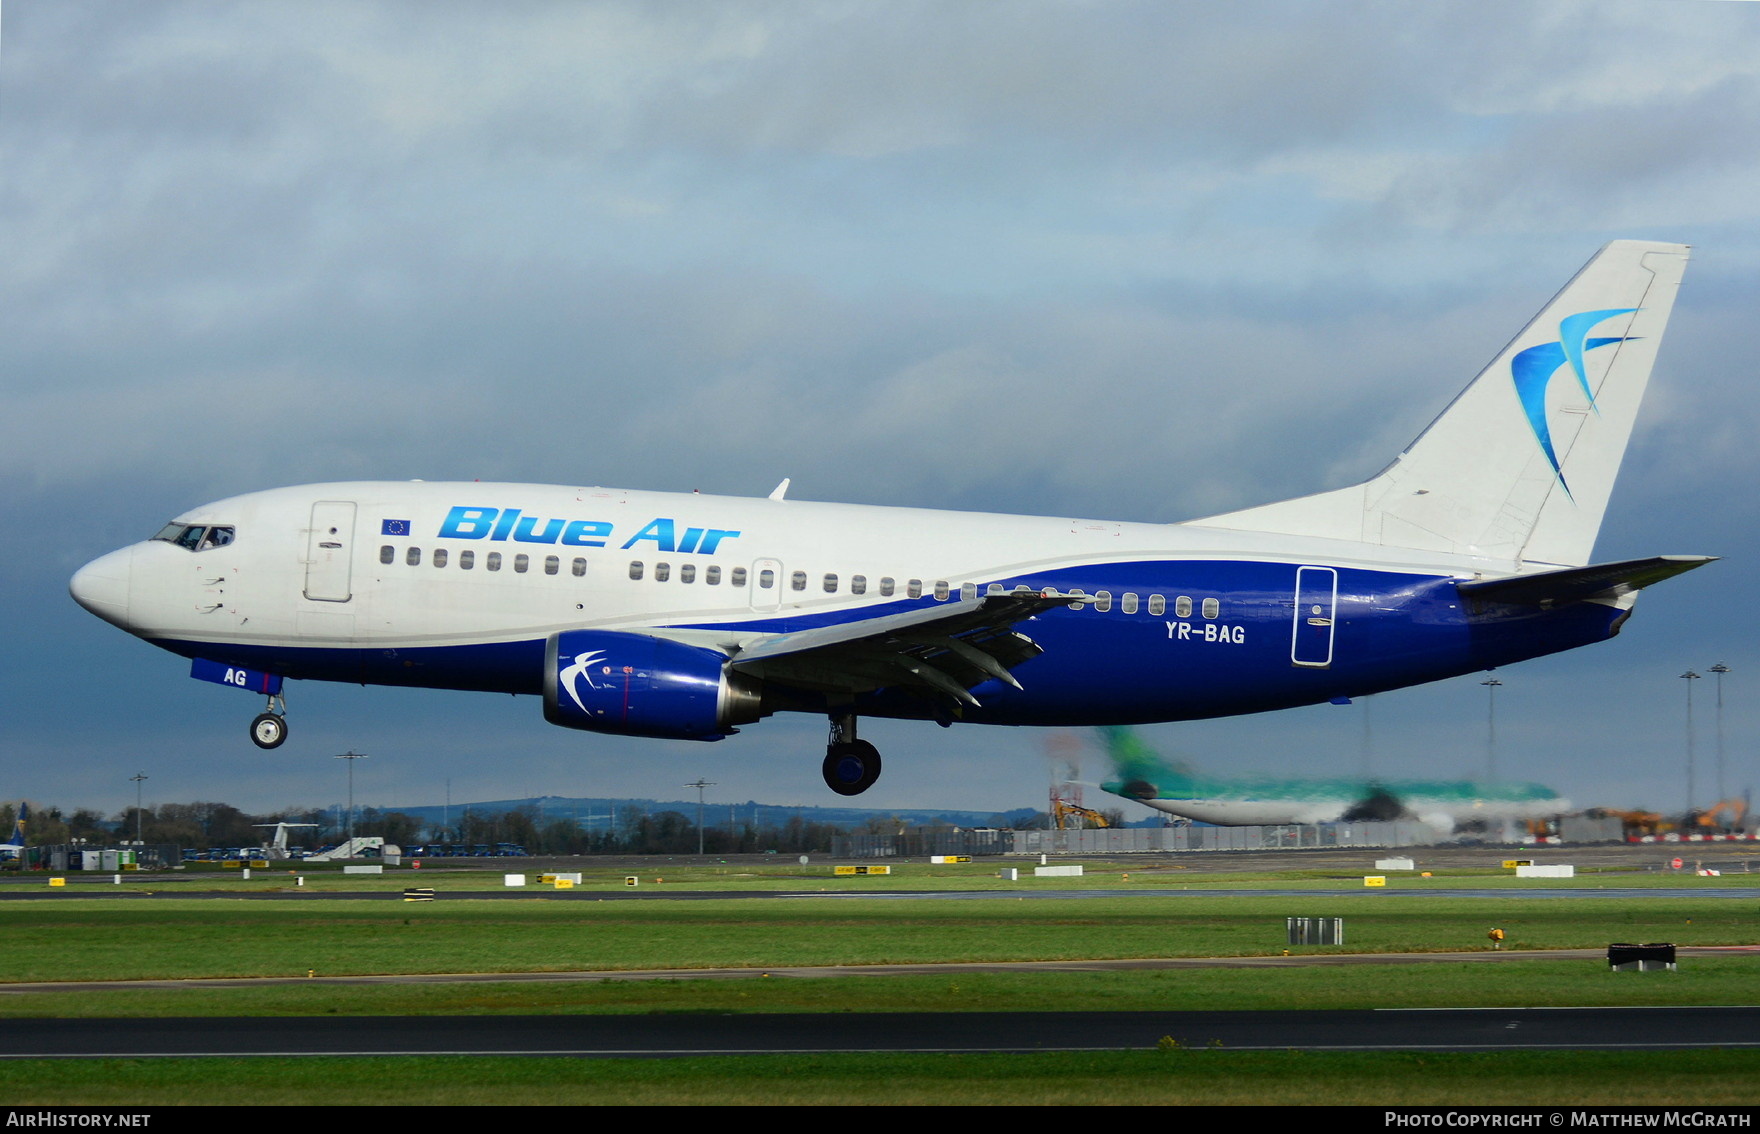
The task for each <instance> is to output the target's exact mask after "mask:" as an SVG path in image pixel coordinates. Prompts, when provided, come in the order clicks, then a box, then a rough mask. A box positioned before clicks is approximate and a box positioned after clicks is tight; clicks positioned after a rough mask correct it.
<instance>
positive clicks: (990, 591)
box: [984, 583, 1003, 595]
mask: <svg viewBox="0 0 1760 1134" xmlns="http://www.w3.org/2000/svg"><path fill="white" fill-rule="evenodd" d="M1002 590H1003V587H1002V584H1001V583H991V584H990V585H989V586H987V587H985V588H984V593H985V594H987V595H999V594H1001V593H1002Z"/></svg>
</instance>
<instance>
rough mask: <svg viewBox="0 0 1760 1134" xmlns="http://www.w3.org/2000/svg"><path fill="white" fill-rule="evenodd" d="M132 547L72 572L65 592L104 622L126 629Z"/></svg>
mask: <svg viewBox="0 0 1760 1134" xmlns="http://www.w3.org/2000/svg"><path fill="white" fill-rule="evenodd" d="M133 563H134V548H132V547H125V548H123V549H122V550H121V551H112V552H111V553H110V554H109V555H100V556H99V557H98V558H96V559H94V560H92V561H91V562H90V563H88V564H86V565H85V566H84V567H81V568H80V569H79V570H78V571H75V572H74V573H73V578H72V580H70V581H69V582H68V584H67V590H68V592H69V593H70V594H72V595H73V601H75V602H77V603H79V604H80V605H81V606H83V607H85V608H86V609H87V610H89V611H91V612H92V613H93V614H95V615H97V616H98V617H99V618H102V619H103V620H104V621H105V622H109V623H112V624H113V625H116V626H120V627H122V628H123V629H124V630H126V629H128V584H129V575H130V568H131V567H132V566H133Z"/></svg>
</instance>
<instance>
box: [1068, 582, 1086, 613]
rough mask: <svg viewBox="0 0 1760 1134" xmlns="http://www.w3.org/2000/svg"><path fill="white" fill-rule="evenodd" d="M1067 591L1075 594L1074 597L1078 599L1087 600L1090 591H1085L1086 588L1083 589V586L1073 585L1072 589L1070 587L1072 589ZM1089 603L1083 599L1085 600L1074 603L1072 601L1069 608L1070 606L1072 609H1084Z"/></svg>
mask: <svg viewBox="0 0 1760 1134" xmlns="http://www.w3.org/2000/svg"><path fill="white" fill-rule="evenodd" d="M1066 593H1068V594H1070V595H1072V596H1074V597H1076V598H1078V599H1083V600H1085V599H1086V598H1087V597H1088V592H1086V591H1084V590H1082V588H1080V587H1072V588H1071V589H1070V590H1069V591H1068V592H1066ZM1087 605H1088V604H1087V602H1085V601H1083V602H1072V603H1070V604H1069V608H1070V609H1071V610H1081V609H1083V608H1084V607H1086V606H1087Z"/></svg>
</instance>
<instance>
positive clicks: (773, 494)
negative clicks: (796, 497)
mask: <svg viewBox="0 0 1760 1134" xmlns="http://www.w3.org/2000/svg"><path fill="white" fill-rule="evenodd" d="M788 480H789V478H788V477H783V478H782V483H781V484H779V485H777V486H776V487H775V488H773V489H771V490H770V499H772V500H781V499H782V498H783V497H785V496H787V495H788Z"/></svg>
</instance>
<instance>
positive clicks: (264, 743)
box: [251, 696, 287, 748]
mask: <svg viewBox="0 0 1760 1134" xmlns="http://www.w3.org/2000/svg"><path fill="white" fill-rule="evenodd" d="M286 739H287V702H286V701H283V700H282V699H281V698H280V697H278V696H271V697H270V698H269V705H268V708H267V709H266V710H265V711H263V712H261V713H258V714H257V719H256V720H254V721H252V722H251V743H252V744H255V745H256V746H257V747H258V748H280V747H281V742H282V741H284V740H286Z"/></svg>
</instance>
